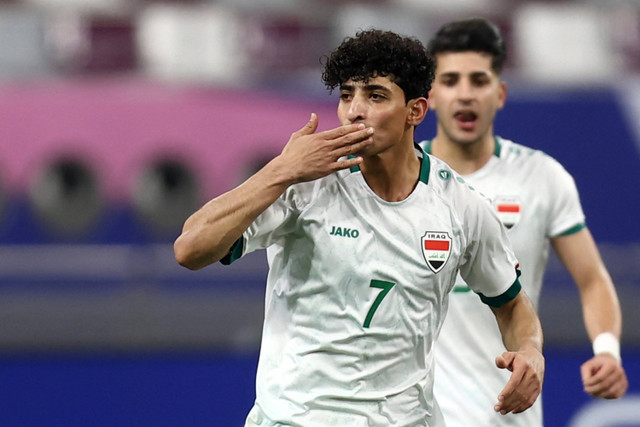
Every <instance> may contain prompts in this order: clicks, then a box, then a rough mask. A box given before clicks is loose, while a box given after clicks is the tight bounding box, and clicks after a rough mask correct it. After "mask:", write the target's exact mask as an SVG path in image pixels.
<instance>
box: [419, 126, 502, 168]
mask: <svg viewBox="0 0 640 427" xmlns="http://www.w3.org/2000/svg"><path fill="white" fill-rule="evenodd" d="M494 152H495V138H494V136H493V134H490V133H489V134H487V135H485V137H483V138H482V139H480V140H478V141H474V142H470V143H465V144H460V143H458V142H454V141H452V140H451V139H449V138H448V137H446V136H444V135H443V134H441V133H439V134H438V135H436V137H435V138H434V139H433V141H431V154H433V155H434V156H436V157H438V158H439V159H441V160H444V161H445V162H446V163H447V164H448V165H449V166H451V167H452V168H453V169H454V170H455V171H456V172H458V173H459V174H461V175H470V174H472V173H474V172H476V171H478V170H480V169H481V168H482V167H483V166H484V165H486V164H487V162H488V161H489V160H490V159H491V156H493V153H494Z"/></svg>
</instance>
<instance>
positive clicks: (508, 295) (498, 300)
mask: <svg viewBox="0 0 640 427" xmlns="http://www.w3.org/2000/svg"><path fill="white" fill-rule="evenodd" d="M520 289H522V285H520V280H519V279H518V278H517V277H516V280H515V282H513V285H511V287H510V288H509V289H507V290H506V291H505V292H504V293H503V294H502V295H498V296H497V297H487V296H484V295H482V294H481V293H478V295H479V296H480V299H481V300H482V302H483V303H485V304H487V305H490V306H491V307H502V306H503V305H505V304H506V303H508V302H509V301H511V300H512V299H514V298H515V297H516V296H518V294H519V293H520Z"/></svg>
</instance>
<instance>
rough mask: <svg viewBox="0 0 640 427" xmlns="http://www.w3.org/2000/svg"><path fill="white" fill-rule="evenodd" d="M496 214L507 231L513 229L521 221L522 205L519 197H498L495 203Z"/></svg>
mask: <svg viewBox="0 0 640 427" xmlns="http://www.w3.org/2000/svg"><path fill="white" fill-rule="evenodd" d="M493 205H494V206H495V208H496V213H497V214H498V218H499V219H500V221H501V222H502V224H503V225H504V226H505V227H507V229H511V228H513V227H514V226H515V225H516V224H517V223H518V222H519V221H520V214H521V212H522V203H520V198H519V197H517V196H498V197H496V198H495V200H494V201H493Z"/></svg>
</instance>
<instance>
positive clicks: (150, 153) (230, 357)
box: [0, 0, 640, 427]
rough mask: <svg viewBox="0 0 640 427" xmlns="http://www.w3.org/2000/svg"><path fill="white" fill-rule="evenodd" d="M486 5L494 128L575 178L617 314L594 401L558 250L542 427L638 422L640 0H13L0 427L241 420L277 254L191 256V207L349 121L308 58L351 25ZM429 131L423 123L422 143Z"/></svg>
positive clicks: (412, 30)
mask: <svg viewBox="0 0 640 427" xmlns="http://www.w3.org/2000/svg"><path fill="white" fill-rule="evenodd" d="M456 10H465V11H466V12H465V13H464V14H462V15H461V14H459V13H457V12H456ZM487 10H491V11H493V12H491V13H487V12H486V11H487ZM496 11H498V12H496ZM473 15H482V16H486V17H489V18H491V19H494V20H495V21H496V22H497V23H498V24H499V25H500V27H501V29H502V30H503V32H504V33H505V36H506V37H507V41H508V43H509V46H510V55H511V57H510V60H509V63H508V64H507V70H506V72H505V79H506V80H507V82H508V83H509V88H510V89H509V98H508V102H507V106H506V108H505V109H504V110H503V111H502V112H500V113H499V115H498V119H497V122H496V131H497V133H498V134H499V135H502V136H504V137H506V138H512V139H514V140H516V141H518V142H520V143H522V144H525V145H529V146H532V147H535V148H539V149H542V150H544V151H546V152H547V153H549V154H550V155H552V156H554V157H555V158H557V159H558V160H559V161H560V162H561V163H563V165H564V166H565V167H566V168H567V169H568V170H569V171H570V172H571V173H572V174H573V176H574V177H575V179H576V182H577V185H578V188H579V190H580V192H581V196H582V202H583V207H584V210H585V212H586V214H587V220H588V225H589V227H590V229H591V231H592V233H593V234H594V236H595V237H596V239H597V241H598V244H599V247H600V249H601V251H602V255H603V257H604V258H605V261H606V263H607V266H608V267H609V269H610V272H611V275H612V276H613V278H614V281H615V282H616V285H617V288H618V292H619V295H620V299H621V304H622V307H623V314H624V322H625V325H624V334H623V358H624V362H625V366H626V368H627V370H628V375H629V377H630V390H629V394H628V396H627V397H625V398H624V399H623V400H621V401H616V402H599V401H594V400H592V399H590V398H589V397H588V396H586V395H585V394H584V393H583V392H582V389H581V384H580V378H579V366H580V364H581V363H582V361H583V360H585V359H586V358H587V357H589V355H590V348H589V347H590V346H589V345H588V342H587V338H586V333H585V331H584V327H583V325H582V318H581V312H580V303H579V299H578V293H577V291H576V289H575V286H574V285H573V284H572V282H571V280H570V278H569V277H568V275H567V274H566V273H565V272H563V269H562V268H561V266H560V265H559V263H558V261H557V260H556V259H555V258H553V257H552V259H551V260H550V265H549V269H548V272H547V276H546V284H545V287H544V290H543V294H542V301H541V318H542V321H543V326H544V328H545V336H546V353H547V376H546V382H545V389H544V407H545V421H546V425H547V426H549V427H564V426H571V427H578V426H580V427H582V426H584V425H586V424H584V418H580V417H585V416H586V417H588V419H589V420H590V422H591V424H589V425H593V426H632V425H633V426H637V425H640V421H639V420H640V414H639V413H638V411H639V409H638V408H640V403H639V400H640V385H639V384H638V380H639V379H640V331H639V330H638V326H639V325H640V313H638V309H637V307H639V306H640V290H639V287H638V286H639V285H640V225H638V221H639V218H640V216H639V215H638V214H639V208H640V168H639V166H640V154H639V150H640V77H639V74H638V72H639V71H640V4H639V3H638V2H634V1H611V2H608V3H607V5H606V6H603V5H601V4H600V3H598V2H595V1H594V2H590V1H572V2H542V3H535V2H524V1H516V2H507V1H499V0H477V1H471V0H466V1H465V0H455V1H453V0H451V1H449V2H447V5H446V6H444V5H442V4H440V2H435V1H427V0H425V1H422V2H420V1H417V0H415V1H410V0H403V1H401V0H396V1H390V0H387V1H383V0H379V1H374V2H337V1H328V0H327V1H293V0H291V1H286V0H279V1H277V0H271V1H265V2H262V3H258V4H256V3H255V2H242V1H241V2H231V1H226V2H225V1H217V2H213V1H209V2H206V1H188V2H187V1H182V2H181V1H165V2H155V1H142V0H140V1H131V2H126V1H124V0H123V1H117V0H113V1H106V0H104V1H101V0H83V1H71V0H66V1H65V0H58V1H54V0H49V1H48V0H23V1H1V2H0V154H1V155H0V319H1V321H0V380H1V384H2V387H0V402H1V403H0V408H2V411H0V425H3V426H5V425H6V426H32V425H33V426H45V425H46V426H72V425H73V426H76V425H77V426H85V425H92V426H103V425H104V426H114V425H118V426H129V425H130V426H141V425H145V426H146V425H153V426H163V425H166V426H175V425H181V426H182V425H215V426H236V425H241V424H242V422H243V420H244V417H245V414H246V412H247V411H248V409H249V408H250V406H251V404H252V400H253V397H254V388H253V387H254V375H255V365H256V360H257V351H258V347H259V338H260V330H261V316H262V303H263V301H262V299H263V296H264V292H263V286H264V277H265V272H266V267H265V260H264V254H253V255H251V256H249V257H248V259H246V260H243V262H241V263H237V264H236V265H232V266H229V267H222V266H218V265H216V266H212V267H210V268H207V269H204V270H202V271H198V272H190V271H187V270H184V269H181V268H180V267H178V266H177V265H176V263H175V261H174V260H173V255H172V248H171V243H172V241H173V239H174V238H175V237H176V236H177V234H178V233H179V229H180V225H181V223H182V221H183V220H184V218H185V216H186V215H188V213H189V212H191V211H193V210H194V209H196V208H197V207H198V206H199V205H200V204H201V203H202V202H203V201H205V200H207V199H208V198H211V197H213V196H215V195H217V194H219V193H221V192H222V191H225V190H227V189H229V188H231V187H233V186H234V185H236V184H238V183H239V182H241V181H242V180H243V179H244V178H245V177H246V176H248V175H249V174H250V173H251V172H252V171H253V170H255V169H256V168H258V167H259V166H260V165H262V164H263V163H264V162H265V159H268V158H270V157H271V156H273V155H275V154H276V153H277V152H278V151H279V150H280V149H281V147H282V146H283V144H284V143H285V142H286V140H287V139H288V137H289V135H290V133H291V132H292V131H294V130H296V129H298V128H299V127H301V126H302V124H304V123H305V122H306V120H307V119H308V115H309V113H310V112H311V111H315V112H316V113H318V115H319V117H320V122H321V124H320V127H321V128H322V129H326V128H330V127H332V126H334V125H335V124H336V119H335V96H334V97H331V96H329V95H328V94H327V93H326V91H324V89H323V88H322V87H321V86H320V83H319V80H320V79H319V66H318V57H319V56H321V55H322V54H323V53H326V52H327V51H328V50H329V49H330V48H332V47H333V46H334V45H335V43H337V41H339V40H340V39H341V38H342V37H344V36H345V35H348V34H351V33H352V31H353V30H354V29H355V28H358V27H368V26H378V27H383V28H389V29H393V30H396V31H399V32H402V33H407V34H413V35H416V36H418V37H419V38H421V39H423V40H427V39H428V37H429V35H430V34H432V32H433V31H434V30H435V29H436V28H437V27H438V26H439V25H440V24H441V23H442V22H445V21H448V20H450V19H458V18H461V17H467V16H473ZM433 133H434V120H433V115H429V118H428V119H427V121H426V122H425V123H424V124H423V125H421V126H420V127H419V129H418V137H419V138H428V137H430V136H432V135H433ZM532 179H535V178H534V177H532ZM463 386H464V385H463V384H461V387H463ZM634 411H635V412H634ZM585 414H586V415H585ZM624 417H628V418H626V419H624Z"/></svg>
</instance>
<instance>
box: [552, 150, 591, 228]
mask: <svg viewBox="0 0 640 427" xmlns="http://www.w3.org/2000/svg"><path fill="white" fill-rule="evenodd" d="M547 159H548V160H549V162H548V167H547V169H548V171H547V173H546V174H545V176H546V179H547V180H548V185H547V188H548V189H549V192H550V193H551V194H549V197H547V200H549V201H550V203H551V206H550V207H549V218H548V221H547V224H549V225H548V229H547V235H548V237H556V236H562V235H569V234H573V233H575V232H577V231H580V230H581V229H582V228H584V227H585V215H584V212H583V210H582V205H581V204H580V196H579V194H578V188H577V187H576V183H575V181H574V179H573V177H572V176H571V175H570V174H569V173H568V172H567V171H566V169H565V168H564V167H563V166H562V165H561V164H560V163H558V162H557V161H556V160H554V159H553V158H550V157H547Z"/></svg>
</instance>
